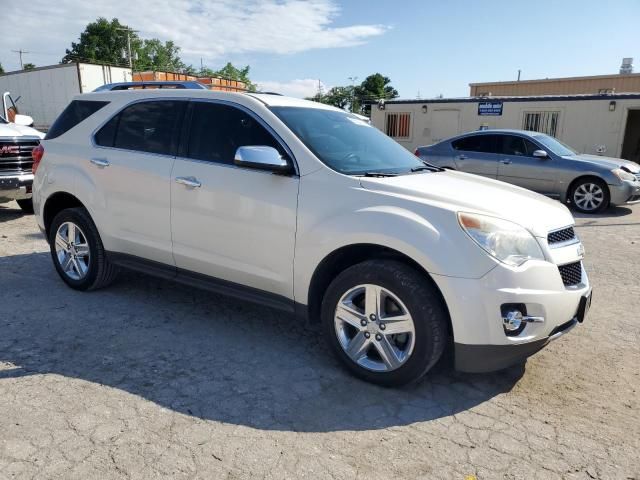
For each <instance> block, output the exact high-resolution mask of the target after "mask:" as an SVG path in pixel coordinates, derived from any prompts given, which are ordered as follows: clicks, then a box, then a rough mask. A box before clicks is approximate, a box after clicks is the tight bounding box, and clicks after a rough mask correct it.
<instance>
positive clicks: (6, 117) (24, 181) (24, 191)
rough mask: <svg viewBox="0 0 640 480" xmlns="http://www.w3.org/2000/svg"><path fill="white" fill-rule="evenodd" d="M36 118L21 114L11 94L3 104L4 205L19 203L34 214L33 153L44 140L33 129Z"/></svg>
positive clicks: (0, 164)
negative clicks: (32, 201)
mask: <svg viewBox="0 0 640 480" xmlns="http://www.w3.org/2000/svg"><path fill="white" fill-rule="evenodd" d="M32 124H33V119H32V118H31V117H30V116H29V115H21V114H20V113H19V111H18V108H17V107H16V104H15V102H14V101H13V99H12V98H11V94H10V93H9V92H4V93H3V94H2V101H1V102H0V203H5V202H10V201H11V200H16V201H17V202H18V205H19V206H20V208H21V209H22V210H23V211H25V212H27V213H31V212H33V204H32V203H31V185H32V184H33V172H32V171H31V168H32V165H33V158H32V151H33V149H34V147H36V146H38V145H39V144H40V140H42V138H43V137H44V134H43V133H42V132H39V131H38V130H36V129H34V128H32V127H31V125H32Z"/></svg>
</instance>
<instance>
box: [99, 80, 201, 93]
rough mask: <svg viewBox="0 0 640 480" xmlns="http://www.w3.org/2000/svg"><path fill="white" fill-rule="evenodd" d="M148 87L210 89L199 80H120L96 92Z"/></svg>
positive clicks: (101, 87)
mask: <svg viewBox="0 0 640 480" xmlns="http://www.w3.org/2000/svg"><path fill="white" fill-rule="evenodd" d="M146 88H167V89H169V88H174V89H190V90H209V88H208V87H207V86H206V85H204V84H202V83H199V82H194V81H177V80H176V81H153V82H118V83H107V84H106V85H102V86H100V87H98V88H96V89H95V90H94V92H113V91H117V90H132V89H146Z"/></svg>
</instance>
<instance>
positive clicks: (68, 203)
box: [42, 192, 85, 239]
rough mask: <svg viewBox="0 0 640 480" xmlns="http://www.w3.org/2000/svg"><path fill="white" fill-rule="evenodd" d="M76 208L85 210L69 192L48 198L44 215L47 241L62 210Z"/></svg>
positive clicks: (57, 193)
mask: <svg viewBox="0 0 640 480" xmlns="http://www.w3.org/2000/svg"><path fill="white" fill-rule="evenodd" d="M75 207H83V208H85V206H84V205H83V203H82V202H81V201H80V200H79V199H78V198H77V197H76V196H74V195H72V194H70V193H68V192H56V193H54V194H52V195H50V196H49V197H48V198H47V200H46V202H45V204H44V208H43V214H42V218H43V221H44V228H45V232H46V235H47V239H49V229H50V227H51V223H52V222H53V219H54V218H55V216H56V215H57V214H58V213H60V212H61V211H62V210H65V209H67V208H75Z"/></svg>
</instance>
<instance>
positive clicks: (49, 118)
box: [0, 63, 131, 131]
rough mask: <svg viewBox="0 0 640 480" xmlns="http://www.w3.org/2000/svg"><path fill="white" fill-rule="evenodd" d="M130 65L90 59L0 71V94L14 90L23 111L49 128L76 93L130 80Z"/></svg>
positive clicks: (19, 107)
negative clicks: (27, 68)
mask: <svg viewBox="0 0 640 480" xmlns="http://www.w3.org/2000/svg"><path fill="white" fill-rule="evenodd" d="M130 81H131V69H130V68H123V67H114V66H111V65H97V64H90V63H65V64H61V65H52V66H49V67H39V68H34V69H33V70H20V71H17V72H9V73H6V74H4V75H0V94H2V93H4V92H11V96H12V98H13V99H14V100H15V101H16V105H17V107H18V110H19V111H20V113H22V114H25V115H30V116H31V117H33V122H34V127H35V128H37V129H38V130H42V131H47V130H48V129H49V127H50V126H51V124H52V123H53V121H54V120H55V119H56V118H57V117H58V115H59V114H60V113H61V112H62V110H64V108H65V107H66V106H67V105H68V104H69V102H70V101H71V100H72V99H73V97H74V96H76V95H78V94H79V93H86V92H92V91H93V90H95V89H96V88H98V87H99V86H101V85H104V84H106V83H113V82H130Z"/></svg>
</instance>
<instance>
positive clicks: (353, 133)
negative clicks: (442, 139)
mask: <svg viewBox="0 0 640 480" xmlns="http://www.w3.org/2000/svg"><path fill="white" fill-rule="evenodd" d="M271 110H272V111H273V113H275V114H276V115H277V116H278V118H280V120H282V121H283V122H284V123H285V124H286V125H287V127H289V129H291V131H293V133H295V134H296V136H297V137H298V138H299V139H300V140H301V141H302V143H304V144H305V145H306V146H307V148H309V150H311V151H312V152H313V153H314V154H315V155H316V156H317V157H318V158H319V159H320V160H321V161H322V162H323V163H325V164H326V165H328V166H329V167H331V168H333V169H334V170H337V171H338V172H341V173H344V174H347V175H363V174H367V173H382V174H384V173H388V174H401V173H410V172H411V171H412V169H419V168H420V167H425V163H424V162H423V161H422V160H420V159H419V158H417V157H416V156H414V155H412V154H411V153H410V152H409V151H408V150H406V149H405V148H404V147H402V146H400V145H399V144H397V143H396V142H395V141H394V140H392V139H391V138H389V137H387V136H386V135H385V134H383V133H382V132H380V131H379V130H378V129H377V128H375V127H373V126H371V125H369V124H368V123H367V122H364V121H362V120H361V119H359V118H358V117H356V116H355V115H352V114H350V113H347V112H336V111H333V110H323V109H320V108H304V107H272V108H271Z"/></svg>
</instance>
